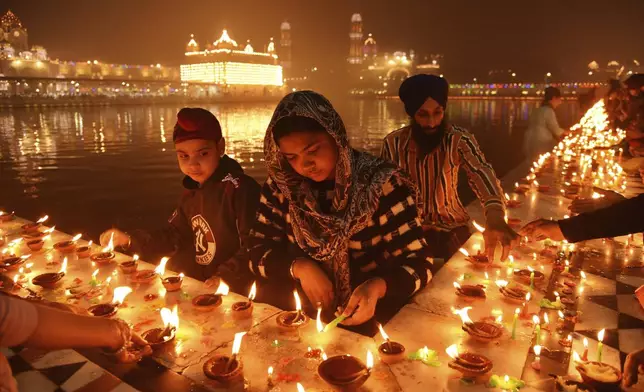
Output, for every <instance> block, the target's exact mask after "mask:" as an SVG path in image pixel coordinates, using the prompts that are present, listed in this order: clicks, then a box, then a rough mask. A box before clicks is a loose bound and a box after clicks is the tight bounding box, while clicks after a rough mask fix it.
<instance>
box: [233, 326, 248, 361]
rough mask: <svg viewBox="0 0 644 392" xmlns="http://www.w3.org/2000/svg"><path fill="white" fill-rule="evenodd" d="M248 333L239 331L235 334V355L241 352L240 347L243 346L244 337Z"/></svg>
mask: <svg viewBox="0 0 644 392" xmlns="http://www.w3.org/2000/svg"><path fill="white" fill-rule="evenodd" d="M244 335H246V332H238V333H236V334H235V339H234V340H233V351H232V353H233V357H235V356H237V354H239V349H240V348H241V342H242V338H243V337H244Z"/></svg>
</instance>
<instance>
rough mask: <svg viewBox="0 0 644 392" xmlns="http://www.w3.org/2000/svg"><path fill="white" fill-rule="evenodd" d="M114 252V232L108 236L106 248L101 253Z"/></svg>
mask: <svg viewBox="0 0 644 392" xmlns="http://www.w3.org/2000/svg"><path fill="white" fill-rule="evenodd" d="M113 250H114V232H112V234H111V235H110V241H109V242H108V243H107V246H106V247H105V248H103V252H105V253H109V252H111V251H113Z"/></svg>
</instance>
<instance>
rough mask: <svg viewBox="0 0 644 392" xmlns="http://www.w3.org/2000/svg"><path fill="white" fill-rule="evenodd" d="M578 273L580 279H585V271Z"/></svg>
mask: <svg viewBox="0 0 644 392" xmlns="http://www.w3.org/2000/svg"><path fill="white" fill-rule="evenodd" d="M579 275H580V276H581V278H582V279H586V273H585V272H584V271H581V272H579Z"/></svg>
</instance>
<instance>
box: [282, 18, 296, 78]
mask: <svg viewBox="0 0 644 392" xmlns="http://www.w3.org/2000/svg"><path fill="white" fill-rule="evenodd" d="M291 44H292V42H291V24H290V23H288V22H286V21H284V22H283V23H282V25H281V26H280V50H279V57H280V64H281V65H282V69H283V70H284V74H285V76H288V74H289V73H290V71H291V68H292V66H293V63H292V62H291V61H292V60H291Z"/></svg>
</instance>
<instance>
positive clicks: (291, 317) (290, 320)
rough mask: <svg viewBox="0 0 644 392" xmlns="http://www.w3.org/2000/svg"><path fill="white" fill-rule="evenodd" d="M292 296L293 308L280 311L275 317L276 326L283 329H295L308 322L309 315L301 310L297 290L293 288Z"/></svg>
mask: <svg viewBox="0 0 644 392" xmlns="http://www.w3.org/2000/svg"><path fill="white" fill-rule="evenodd" d="M293 296H294V297H295V310H294V311H286V312H282V313H280V314H279V315H278V316H277V318H276V319H275V321H276V322H277V326H278V327H280V328H281V329H283V330H285V331H296V330H297V329H298V328H300V327H302V326H304V325H306V324H308V322H309V317H308V316H307V315H306V314H304V312H302V302H300V296H299V295H298V294H297V290H293Z"/></svg>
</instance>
